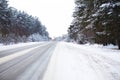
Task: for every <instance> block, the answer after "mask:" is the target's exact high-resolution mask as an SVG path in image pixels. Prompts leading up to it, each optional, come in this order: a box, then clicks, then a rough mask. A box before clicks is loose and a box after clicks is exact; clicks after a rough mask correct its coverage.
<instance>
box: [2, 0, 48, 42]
mask: <svg viewBox="0 0 120 80" xmlns="http://www.w3.org/2000/svg"><path fill="white" fill-rule="evenodd" d="M40 40H49V34H48V32H47V31H46V27H45V26H44V25H42V23H41V22H40V21H39V19H38V18H37V17H33V16H31V15H29V14H27V13H25V12H24V11H18V10H17V9H15V8H13V7H8V2H7V1H6V0H0V43H4V44H10V43H18V42H26V41H40Z"/></svg>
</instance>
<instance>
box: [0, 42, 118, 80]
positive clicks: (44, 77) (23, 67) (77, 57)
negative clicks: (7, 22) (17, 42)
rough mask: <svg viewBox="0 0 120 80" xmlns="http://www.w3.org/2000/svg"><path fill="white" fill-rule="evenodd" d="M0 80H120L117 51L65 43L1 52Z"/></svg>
mask: <svg viewBox="0 0 120 80" xmlns="http://www.w3.org/2000/svg"><path fill="white" fill-rule="evenodd" d="M0 80H120V51H119V50H112V49H104V48H98V47H93V46H88V45H76V44H72V43H65V42H44V43H43V42H42V43H35V44H31V45H27V46H22V47H17V48H13V49H12V48H8V49H3V50H0Z"/></svg>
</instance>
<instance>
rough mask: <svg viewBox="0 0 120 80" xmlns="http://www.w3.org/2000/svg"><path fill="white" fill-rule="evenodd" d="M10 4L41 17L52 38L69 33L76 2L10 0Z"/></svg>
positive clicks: (61, 0) (72, 0)
mask: <svg viewBox="0 0 120 80" xmlns="http://www.w3.org/2000/svg"><path fill="white" fill-rule="evenodd" d="M9 4H10V6H12V7H15V8H16V9H18V10H22V11H25V12H27V13H28V14H30V15H33V16H37V17H39V19H40V21H41V22H42V24H43V25H45V26H46V27H47V31H48V32H49V34H50V36H51V37H57V36H61V35H62V34H65V33H67V29H68V27H69V25H70V24H71V22H72V13H73V10H74V0H9Z"/></svg>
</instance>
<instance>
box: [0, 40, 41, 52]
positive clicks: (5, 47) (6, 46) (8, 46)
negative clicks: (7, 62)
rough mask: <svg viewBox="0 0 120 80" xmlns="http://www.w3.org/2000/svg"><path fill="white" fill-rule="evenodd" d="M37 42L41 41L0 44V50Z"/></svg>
mask: <svg viewBox="0 0 120 80" xmlns="http://www.w3.org/2000/svg"><path fill="white" fill-rule="evenodd" d="M38 43H43V42H28V43H18V44H12V45H3V44H0V51H2V50H7V49H13V48H18V47H23V46H27V45H33V44H38Z"/></svg>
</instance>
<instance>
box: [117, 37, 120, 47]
mask: <svg viewBox="0 0 120 80" xmlns="http://www.w3.org/2000/svg"><path fill="white" fill-rule="evenodd" d="M117 44H118V49H120V39H119V40H117Z"/></svg>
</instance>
